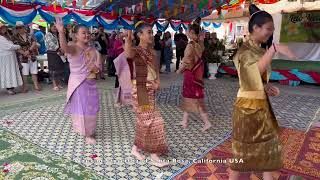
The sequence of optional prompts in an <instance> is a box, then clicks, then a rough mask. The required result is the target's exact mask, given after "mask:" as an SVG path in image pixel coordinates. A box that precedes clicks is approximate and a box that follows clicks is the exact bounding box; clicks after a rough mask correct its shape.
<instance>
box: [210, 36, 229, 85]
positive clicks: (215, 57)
mask: <svg viewBox="0 0 320 180" xmlns="http://www.w3.org/2000/svg"><path fill="white" fill-rule="evenodd" d="M224 50H225V47H224V45H223V42H222V41H219V40H218V41H217V43H215V44H211V45H209V47H208V52H207V57H206V59H207V62H208V68H209V74H210V77H209V79H216V74H217V73H218V68H219V66H220V64H221V61H222V56H223V53H224Z"/></svg>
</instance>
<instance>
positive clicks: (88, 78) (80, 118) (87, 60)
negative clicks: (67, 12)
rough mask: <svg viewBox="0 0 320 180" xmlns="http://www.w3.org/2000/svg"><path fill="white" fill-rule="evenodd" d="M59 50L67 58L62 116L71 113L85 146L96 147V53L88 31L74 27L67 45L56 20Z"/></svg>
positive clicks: (97, 97)
mask: <svg viewBox="0 0 320 180" xmlns="http://www.w3.org/2000/svg"><path fill="white" fill-rule="evenodd" d="M56 27H57V29H58V31H59V40H60V47H61V49H62V50H63V51H64V52H65V53H66V54H67V55H68V61H69V63H70V72H71V74H70V77H69V83H68V91H67V104H66V107H65V113H67V114H71V119H72V123H73V128H74V130H75V131H76V132H78V133H80V134H81V135H83V136H85V139H86V143H87V144H95V143H96V140H95V130H96V123H97V114H98V111H99V94H98V90H97V86H96V80H95V79H96V77H97V74H99V72H100V67H101V58H100V54H99V52H98V51H97V50H96V49H95V48H94V47H92V46H90V45H89V42H90V40H91V36H90V32H89V29H88V28H87V27H86V26H84V25H81V24H79V25H77V26H76V27H75V28H74V34H75V39H76V41H75V42H72V43H69V44H68V43H67V41H66V37H65V34H64V26H63V23H62V20H61V18H57V19H56Z"/></svg>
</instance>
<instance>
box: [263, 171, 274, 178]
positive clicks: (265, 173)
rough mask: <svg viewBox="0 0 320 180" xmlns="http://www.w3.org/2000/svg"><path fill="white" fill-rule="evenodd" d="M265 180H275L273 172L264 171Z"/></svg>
mask: <svg viewBox="0 0 320 180" xmlns="http://www.w3.org/2000/svg"><path fill="white" fill-rule="evenodd" d="M263 180H274V178H273V176H272V172H263Z"/></svg>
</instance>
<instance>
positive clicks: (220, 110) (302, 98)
mask: <svg viewBox="0 0 320 180" xmlns="http://www.w3.org/2000/svg"><path fill="white" fill-rule="evenodd" d="M237 81H238V80H237V79H236V78H231V77H228V76H224V77H222V78H219V79H217V80H206V96H207V97H206V101H205V102H206V104H207V107H208V112H209V115H210V119H211V121H212V123H213V127H214V128H213V129H212V130H210V132H209V133H208V134H205V135H202V134H200V133H198V131H197V130H199V129H200V128H201V125H202V124H201V121H199V117H197V116H194V115H192V116H191V121H190V128H191V129H190V131H189V132H188V133H186V132H184V131H180V127H179V126H177V125H176V124H177V122H178V121H179V120H180V119H181V117H182V112H181V111H180V110H179V108H178V105H179V104H180V100H181V98H180V93H181V85H182V78H181V75H177V74H175V73H170V74H161V88H162V90H161V91H160V93H159V94H158V97H157V100H158V104H159V108H160V109H161V113H162V116H163V118H164V121H165V123H166V128H167V134H168V141H169V144H170V148H171V151H172V152H171V154H169V158H170V157H171V158H172V157H178V158H183V157H184V156H185V157H187V156H188V157H191V156H195V155H196V156H197V157H198V156H200V155H203V154H205V153H206V151H207V150H208V149H210V147H212V146H216V145H218V144H219V143H221V142H222V141H223V140H224V139H225V138H227V137H228V135H229V134H230V132H231V128H230V127H231V124H230V123H231V112H232V104H233V102H234V99H235V96H236V92H237V88H238V82H237ZM274 84H275V85H276V86H278V87H280V90H281V95H280V96H279V97H277V98H272V99H271V101H272V106H273V108H274V110H275V114H276V116H277V119H278V121H279V123H280V125H281V126H284V127H289V128H294V129H299V130H304V129H305V128H306V127H307V125H308V124H309V123H310V121H311V119H312V117H313V114H314V113H315V112H316V111H317V109H319V107H320V93H319V92H320V89H319V86H311V85H301V86H298V87H290V86H282V85H280V84H278V83H274ZM42 87H43V91H41V92H34V91H33V90H32V88H31V85H30V90H31V91H30V92H28V93H26V94H22V93H19V94H17V95H14V96H9V95H7V94H6V91H3V90H2V91H0V117H1V114H2V115H4V118H3V119H2V120H0V121H3V122H2V123H1V124H4V126H5V128H7V129H9V130H10V131H12V132H14V133H16V134H18V135H19V136H21V137H25V138H26V139H28V140H30V141H32V142H34V143H35V144H37V145H39V146H41V147H43V148H45V149H47V150H49V151H51V152H54V153H56V154H59V155H61V156H64V157H67V158H68V159H71V160H72V161H75V162H78V163H80V164H82V165H84V166H86V167H87V168H89V169H92V170H94V171H95V172H97V173H99V174H101V175H103V176H105V177H112V176H113V172H115V171H118V172H117V174H120V176H124V177H126V176H127V175H128V174H130V173H133V175H132V174H131V175H130V176H132V177H134V176H137V177H141V176H145V177H148V176H149V175H156V174H157V173H163V174H164V177H170V176H173V175H174V173H175V172H176V171H177V170H179V169H180V168H183V167H184V166H185V165H186V164H185V163H180V164H177V165H176V166H173V167H172V168H169V169H164V170H159V169H157V168H154V167H152V166H150V165H146V164H145V163H141V164H136V165H133V164H129V166H128V167H127V165H123V166H122V167H121V168H120V166H119V165H118V166H114V164H108V163H107V162H106V159H110V158H111V159H112V158H113V160H114V159H117V158H120V159H121V158H123V157H126V156H127V155H129V154H128V153H129V152H130V145H131V142H132V138H133V136H134V128H133V126H134V116H133V115H132V113H130V112H129V110H128V109H126V108H125V109H120V110H119V109H116V108H114V106H113V103H112V102H113V98H114V94H113V91H114V78H107V79H106V80H99V81H98V87H99V89H100V91H101V92H102V93H101V107H102V108H101V110H100V114H99V117H100V118H99V120H98V125H97V126H98V127H97V131H98V137H97V140H98V142H101V143H102V144H101V143H100V144H99V143H98V144H97V145H96V146H86V145H85V144H84V143H83V141H82V139H81V137H79V136H78V135H76V134H75V133H74V132H72V130H71V129H72V128H71V123H70V121H68V120H66V119H68V117H66V116H64V115H63V113H62V111H63V105H64V100H65V91H66V89H64V90H62V91H59V92H56V91H53V90H52V85H47V84H42ZM19 105H20V106H19ZM11 107H12V109H11ZM8 112H10V113H8ZM6 114H8V115H6ZM0 119H1V118H0ZM8 120H9V121H10V123H12V124H11V125H9V126H7V127H6V124H5V122H7V121H8ZM11 121H12V122H11ZM67 139H68V140H67ZM180 141H182V142H181V143H180ZM177 142H179V143H177ZM119 143H121V144H122V145H123V144H124V145H123V146H119V145H120V144H119ZM200 144H205V145H200ZM187 146H190V147H189V148H186V147H187ZM188 149H189V150H188ZM83 153H84V154H83ZM92 153H96V154H98V155H99V157H101V158H102V160H101V161H99V162H89V161H86V158H89V159H90V157H89V155H90V154H92ZM190 153H191V154H190ZM117 154H118V155H117ZM86 155H88V156H86ZM185 157H184V158H185ZM193 158H194V157H193ZM137 168H138V169H139V170H137ZM134 172H139V173H138V174H134Z"/></svg>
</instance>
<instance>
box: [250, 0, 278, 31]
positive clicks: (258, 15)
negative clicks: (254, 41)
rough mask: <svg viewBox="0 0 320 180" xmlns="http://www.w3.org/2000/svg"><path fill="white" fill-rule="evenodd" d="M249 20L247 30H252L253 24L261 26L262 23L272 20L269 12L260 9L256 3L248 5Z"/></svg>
mask: <svg viewBox="0 0 320 180" xmlns="http://www.w3.org/2000/svg"><path fill="white" fill-rule="evenodd" d="M249 12H250V20H249V25H248V27H249V32H250V33H252V32H253V26H254V25H257V26H258V27H262V26H263V25H264V24H266V23H268V22H270V21H273V18H272V16H271V14H269V13H267V12H266V11H261V10H260V9H259V8H258V7H257V6H256V5H254V4H251V5H250V6H249Z"/></svg>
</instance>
